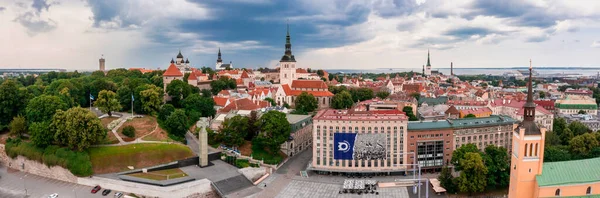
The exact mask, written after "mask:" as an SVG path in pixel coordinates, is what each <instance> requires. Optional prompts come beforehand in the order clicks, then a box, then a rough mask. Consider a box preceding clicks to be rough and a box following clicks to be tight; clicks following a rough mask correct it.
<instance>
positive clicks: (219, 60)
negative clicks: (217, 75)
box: [217, 47, 223, 63]
mask: <svg viewBox="0 0 600 198" xmlns="http://www.w3.org/2000/svg"><path fill="white" fill-rule="evenodd" d="M222 62H223V60H221V48H220V47H219V54H218V55H217V63H222Z"/></svg>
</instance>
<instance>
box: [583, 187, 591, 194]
mask: <svg viewBox="0 0 600 198" xmlns="http://www.w3.org/2000/svg"><path fill="white" fill-rule="evenodd" d="M585 194H586V195H591V194H592V187H591V186H589V187H588V188H587V190H585Z"/></svg>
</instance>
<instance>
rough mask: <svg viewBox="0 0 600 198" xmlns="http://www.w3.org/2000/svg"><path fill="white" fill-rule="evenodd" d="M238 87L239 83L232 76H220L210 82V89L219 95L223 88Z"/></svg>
mask: <svg viewBox="0 0 600 198" xmlns="http://www.w3.org/2000/svg"><path fill="white" fill-rule="evenodd" d="M236 87H237V83H236V82H235V80H234V79H232V78H227V77H225V76H223V77H221V78H219V79H218V80H213V81H212V82H210V89H211V92H212V93H213V95H217V94H218V93H219V92H220V91H221V90H225V89H235V88H236Z"/></svg>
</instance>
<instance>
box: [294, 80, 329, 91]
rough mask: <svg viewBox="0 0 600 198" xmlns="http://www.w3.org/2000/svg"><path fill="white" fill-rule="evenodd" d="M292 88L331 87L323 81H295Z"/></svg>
mask: <svg viewBox="0 0 600 198" xmlns="http://www.w3.org/2000/svg"><path fill="white" fill-rule="evenodd" d="M292 88H294V89H299V88H314V89H328V88H329V87H328V86H327V84H325V82H323V81H322V80H294V81H292Z"/></svg>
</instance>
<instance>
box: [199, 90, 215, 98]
mask: <svg viewBox="0 0 600 198" xmlns="http://www.w3.org/2000/svg"><path fill="white" fill-rule="evenodd" d="M200 95H202V97H207V98H211V97H212V93H211V92H210V90H208V89H202V90H200Z"/></svg>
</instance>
